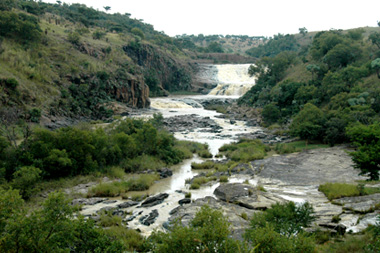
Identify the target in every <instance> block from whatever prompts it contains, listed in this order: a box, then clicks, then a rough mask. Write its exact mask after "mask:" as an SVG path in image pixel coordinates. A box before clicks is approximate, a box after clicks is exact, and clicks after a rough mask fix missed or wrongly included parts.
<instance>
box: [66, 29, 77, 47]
mask: <svg viewBox="0 0 380 253" xmlns="http://www.w3.org/2000/svg"><path fill="white" fill-rule="evenodd" d="M67 40H68V41H69V42H70V43H71V44H73V45H76V46H79V45H80V34H79V33H77V32H70V33H69V35H67Z"/></svg>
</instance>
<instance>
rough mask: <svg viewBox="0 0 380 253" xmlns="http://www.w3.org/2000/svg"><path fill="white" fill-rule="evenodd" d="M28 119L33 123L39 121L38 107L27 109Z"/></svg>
mask: <svg viewBox="0 0 380 253" xmlns="http://www.w3.org/2000/svg"><path fill="white" fill-rule="evenodd" d="M29 117H30V121H31V122H34V123H39V122H40V118H41V110H40V109H38V108H33V109H31V110H30V111H29Z"/></svg>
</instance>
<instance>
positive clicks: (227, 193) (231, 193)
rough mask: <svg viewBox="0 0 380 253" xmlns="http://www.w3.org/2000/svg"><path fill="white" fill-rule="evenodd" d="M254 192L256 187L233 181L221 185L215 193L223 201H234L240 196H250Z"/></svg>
mask: <svg viewBox="0 0 380 253" xmlns="http://www.w3.org/2000/svg"><path fill="white" fill-rule="evenodd" d="M254 192H255V190H254V188H253V187H252V186H250V185H246V184H239V183H233V184H221V185H219V186H218V187H217V188H216V189H215V191H214V194H215V196H216V197H218V198H219V199H221V200H223V201H226V202H233V201H234V200H236V199H237V198H239V197H245V196H249V195H252V194H253V193H254Z"/></svg>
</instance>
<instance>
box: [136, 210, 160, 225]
mask: <svg viewBox="0 0 380 253" xmlns="http://www.w3.org/2000/svg"><path fill="white" fill-rule="evenodd" d="M157 217H158V211H157V209H154V210H153V211H152V212H150V213H149V214H148V215H144V216H142V217H141V218H140V219H139V221H140V222H141V224H143V225H145V226H150V225H152V224H153V223H154V222H155V221H156V219H157Z"/></svg>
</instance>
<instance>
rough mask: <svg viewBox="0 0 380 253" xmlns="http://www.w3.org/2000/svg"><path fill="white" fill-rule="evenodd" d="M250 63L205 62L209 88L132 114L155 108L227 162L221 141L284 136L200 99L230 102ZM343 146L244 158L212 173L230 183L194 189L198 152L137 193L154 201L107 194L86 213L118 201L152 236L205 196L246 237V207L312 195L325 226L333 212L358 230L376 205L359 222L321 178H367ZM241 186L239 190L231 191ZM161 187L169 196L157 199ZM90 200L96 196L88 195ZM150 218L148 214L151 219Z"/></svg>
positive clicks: (182, 135) (180, 135)
mask: <svg viewBox="0 0 380 253" xmlns="http://www.w3.org/2000/svg"><path fill="white" fill-rule="evenodd" d="M248 67H249V65H205V66H203V68H202V67H201V68H200V69H203V70H204V69H206V71H204V72H201V73H199V76H200V77H201V78H202V80H203V82H205V83H213V86H215V88H214V89H213V90H211V92H210V93H209V95H192V96H184V95H178V96H169V97H166V98H152V99H151V109H150V110H144V111H141V112H136V113H135V114H136V116H135V117H151V116H152V114H153V113H161V114H162V115H163V117H164V126H165V127H166V128H167V129H169V130H170V131H171V132H172V133H173V134H174V136H175V137H176V138H177V139H179V140H190V141H196V142H201V143H207V145H208V147H209V150H210V152H211V154H212V156H213V158H212V160H213V161H214V162H221V163H223V162H225V159H226V158H225V157H219V156H217V154H218V151H219V148H220V147H222V146H223V145H224V144H229V143H231V142H236V141H238V140H239V138H243V137H249V138H255V137H257V136H261V138H262V139H263V141H264V142H267V143H272V144H273V143H277V142H281V141H284V140H285V139H283V138H284V137H282V136H274V137H272V139H270V140H268V139H265V137H262V136H263V135H264V136H265V135H266V134H265V133H264V129H263V128H261V127H259V126H252V125H247V124H246V123H247V122H245V121H241V120H232V119H228V118H223V117H221V116H222V114H221V113H218V112H216V111H213V110H205V109H204V106H203V105H206V104H208V103H210V101H214V102H215V101H217V102H218V103H225V104H227V105H229V104H231V103H233V101H235V100H236V99H237V98H238V97H239V96H240V95H243V94H244V91H245V90H246V89H248V88H249V87H251V86H252V85H254V78H247V69H248ZM228 94H233V95H234V96H231V95H228ZM344 150H345V148H344V147H336V148H327V149H318V150H313V151H307V152H302V153H299V154H297V153H296V154H292V155H281V156H273V157H269V158H266V159H264V160H258V161H254V162H250V163H248V164H239V165H237V166H236V167H235V168H234V169H232V170H231V171H230V172H228V173H227V172H216V173H215V175H218V176H220V175H226V176H229V179H228V183H221V182H218V181H210V182H209V183H207V184H205V185H204V186H201V188H200V189H190V188H189V187H190V184H189V183H188V182H189V180H191V179H194V178H197V177H199V176H201V175H205V174H207V173H208V171H205V170H203V171H202V170H201V171H194V170H192V166H191V165H192V163H202V162H204V161H205V160H207V159H204V158H200V157H198V156H197V155H195V156H194V157H193V158H192V159H188V160H186V161H184V162H183V163H181V164H180V165H177V166H174V167H172V168H171V170H172V171H173V175H172V176H171V177H168V178H164V179H161V180H159V181H158V182H156V183H155V184H154V185H153V186H152V187H151V188H150V189H149V190H147V191H144V192H139V194H143V195H146V196H150V197H152V196H154V197H153V198H155V197H158V199H159V200H158V201H156V204H154V205H153V206H149V207H148V206H146V207H143V206H144V204H142V203H144V201H141V202H134V201H131V200H122V199H121V198H116V199H113V200H112V201H111V202H110V201H105V199H102V200H100V201H99V203H97V204H91V205H84V206H83V209H82V212H81V213H82V214H83V215H85V216H88V217H92V218H95V219H96V217H97V213H99V210H112V209H113V208H115V210H117V211H114V212H115V213H117V212H118V211H121V213H122V217H123V219H124V221H125V222H126V223H127V226H128V227H130V228H133V229H138V230H139V231H141V232H142V234H143V235H145V236H149V235H150V233H151V232H152V231H153V230H154V229H164V227H167V226H168V224H169V221H173V220H175V219H176V218H179V217H182V218H181V219H182V221H183V222H185V223H186V222H188V221H189V220H191V218H192V217H194V214H195V212H196V210H197V208H199V207H200V206H201V205H203V204H205V203H207V204H208V205H210V206H212V207H213V208H220V209H221V210H223V212H224V214H225V215H226V216H227V217H228V219H229V221H230V222H231V223H232V226H233V228H234V229H233V231H234V234H235V235H234V236H235V237H236V238H241V236H242V233H243V232H244V229H245V228H247V227H248V225H249V223H248V222H247V221H246V220H244V219H242V218H241V213H247V214H248V217H251V216H252V215H253V213H255V212H259V211H260V210H265V209H267V208H270V206H271V205H272V204H274V203H276V202H286V201H294V202H296V203H304V202H306V201H307V202H309V203H311V204H312V205H313V206H314V208H315V211H316V217H317V221H316V222H315V224H317V225H320V226H322V227H323V226H328V224H330V223H331V219H332V218H333V217H334V216H341V217H342V220H341V222H340V223H339V224H341V225H342V226H344V228H345V229H346V230H347V231H352V232H359V231H361V230H362V229H364V228H365V227H366V224H375V222H376V219H375V218H376V212H375V213H372V214H371V213H370V214H369V215H367V216H365V217H364V218H361V219H360V222H359V217H360V215H359V214H357V213H355V212H354V211H349V210H346V209H344V208H342V206H339V205H335V204H332V203H330V202H329V201H328V199H327V198H326V197H325V195H324V194H323V193H322V192H319V191H318V187H319V185H320V184H323V183H327V182H347V183H354V182H355V181H356V180H363V179H365V178H364V177H358V176H357V172H356V171H355V170H354V168H353V164H352V162H351V159H350V158H349V156H348V155H347V153H346V152H345V151H344ZM224 186H225V187H232V188H228V190H222V192H223V191H227V192H230V191H232V192H233V193H232V194H237V195H236V196H232V198H234V203H235V204H232V203H228V202H229V201H227V202H226V199H224V200H223V198H222V199H220V195H218V194H217V191H215V190H216V189H219V188H220V187H224ZM236 187H237V188H238V190H234V189H235V188H236ZM239 187H242V188H239ZM259 187H263V188H264V189H265V192H261V191H259V190H257V189H258V188H259ZM244 189H252V190H250V191H253V192H254V193H253V194H252V196H248V195H245V194H244V191H246V190H244ZM186 193H191V200H190V199H187V198H185V194H186ZM134 194H136V192H130V193H128V195H129V196H133V195H134ZM162 194H166V195H165V196H164V198H163V199H160V198H161V197H160V196H162ZM240 194H243V195H242V196H240ZM235 197H236V198H235ZM148 199H149V198H148ZM87 201H89V202H90V203H93V201H91V200H90V199H89V200H87ZM363 201H364V202H365V200H363ZM190 202H192V203H190ZM85 203H86V202H85ZM358 205H360V204H358ZM369 208H370V207H369ZM367 211H368V210H367ZM94 215H95V216H94ZM146 219H150V221H149V222H148V223H146V222H145V221H146Z"/></svg>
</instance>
